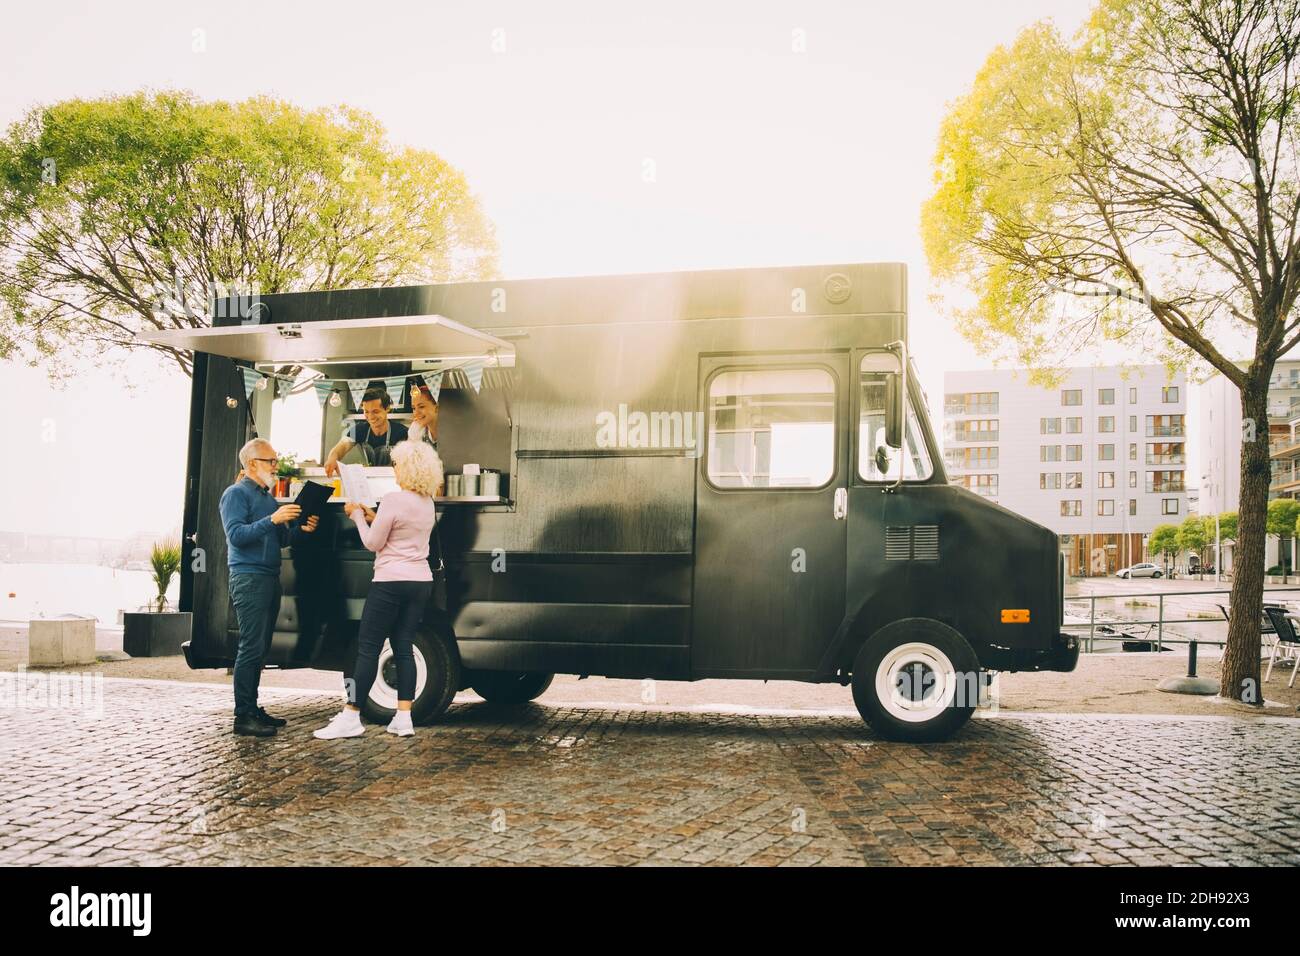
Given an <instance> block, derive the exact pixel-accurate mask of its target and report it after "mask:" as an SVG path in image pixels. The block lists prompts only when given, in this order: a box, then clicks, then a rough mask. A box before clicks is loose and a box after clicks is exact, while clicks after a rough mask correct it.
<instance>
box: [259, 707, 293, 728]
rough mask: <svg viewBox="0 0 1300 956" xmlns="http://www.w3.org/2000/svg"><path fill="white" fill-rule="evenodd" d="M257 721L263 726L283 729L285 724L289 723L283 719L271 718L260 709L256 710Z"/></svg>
mask: <svg viewBox="0 0 1300 956" xmlns="http://www.w3.org/2000/svg"><path fill="white" fill-rule="evenodd" d="M257 719H258V720H260V721H261V722H262V723H264V724H270V725H271V726H272V727H283V726H284V725H285V724H287V723H288V722H289V721H287V720H285V719H284V718H283V717H272V716H271V715H270V714H268V713H267V712H266V711H264V710H263V709H262V708H261V707H259V708H257Z"/></svg>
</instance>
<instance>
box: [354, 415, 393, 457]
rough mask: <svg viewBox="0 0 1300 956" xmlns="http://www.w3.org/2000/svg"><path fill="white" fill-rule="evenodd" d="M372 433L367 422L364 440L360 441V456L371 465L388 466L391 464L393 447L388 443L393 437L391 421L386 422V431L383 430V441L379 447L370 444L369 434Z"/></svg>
mask: <svg viewBox="0 0 1300 956" xmlns="http://www.w3.org/2000/svg"><path fill="white" fill-rule="evenodd" d="M373 434H374V433H373V432H372V431H370V428H369V424H368V423H367V427H366V440H365V441H363V442H361V457H362V458H364V459H365V460H366V464H367V465H370V466H371V467H383V468H387V467H390V466H391V465H392V464H393V449H392V446H391V444H390V442H391V441H392V438H393V423H392V422H389V423H388V431H386V432H384V443H383V444H382V445H380V446H379V447H375V446H374V445H372V444H370V436H371V435H373Z"/></svg>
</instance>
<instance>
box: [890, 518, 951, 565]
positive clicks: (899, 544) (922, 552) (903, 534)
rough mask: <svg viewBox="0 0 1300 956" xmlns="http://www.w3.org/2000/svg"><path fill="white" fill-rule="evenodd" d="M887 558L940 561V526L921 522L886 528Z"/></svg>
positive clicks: (893, 559)
mask: <svg viewBox="0 0 1300 956" xmlns="http://www.w3.org/2000/svg"><path fill="white" fill-rule="evenodd" d="M885 560H886V561H938V560H939V526H938V525H934V524H919V525H916V526H915V527H898V526H893V527H887V528H885Z"/></svg>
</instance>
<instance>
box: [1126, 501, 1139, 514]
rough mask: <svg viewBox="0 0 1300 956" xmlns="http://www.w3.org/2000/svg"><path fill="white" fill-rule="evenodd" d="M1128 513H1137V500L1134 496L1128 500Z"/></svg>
mask: <svg viewBox="0 0 1300 956" xmlns="http://www.w3.org/2000/svg"><path fill="white" fill-rule="evenodd" d="M1128 513H1129V515H1136V514H1137V513H1138V500H1137V499H1136V498H1130V499H1129V500H1128Z"/></svg>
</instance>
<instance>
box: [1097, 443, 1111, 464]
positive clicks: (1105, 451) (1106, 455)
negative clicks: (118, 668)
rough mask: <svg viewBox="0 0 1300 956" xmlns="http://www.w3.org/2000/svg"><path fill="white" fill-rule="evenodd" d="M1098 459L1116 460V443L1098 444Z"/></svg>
mask: <svg viewBox="0 0 1300 956" xmlns="http://www.w3.org/2000/svg"><path fill="white" fill-rule="evenodd" d="M1097 460H1098V461H1114V460H1115V446H1114V445H1098V446H1097Z"/></svg>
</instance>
